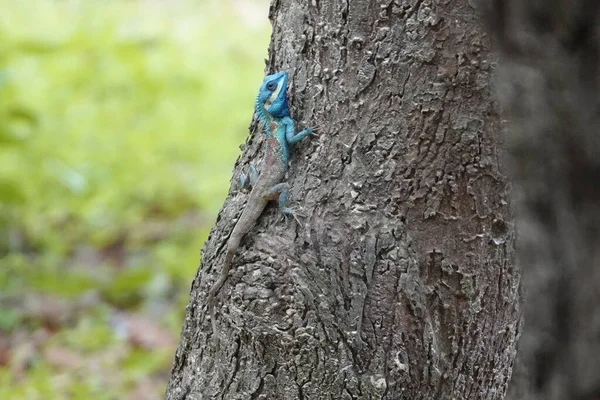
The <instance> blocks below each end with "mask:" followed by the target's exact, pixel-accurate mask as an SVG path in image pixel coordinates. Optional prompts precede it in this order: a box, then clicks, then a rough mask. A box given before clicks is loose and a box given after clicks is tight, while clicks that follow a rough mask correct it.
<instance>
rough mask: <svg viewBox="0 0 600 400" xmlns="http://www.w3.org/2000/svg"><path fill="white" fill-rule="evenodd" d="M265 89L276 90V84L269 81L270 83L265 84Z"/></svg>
mask: <svg viewBox="0 0 600 400" xmlns="http://www.w3.org/2000/svg"><path fill="white" fill-rule="evenodd" d="M267 89H269V90H271V91H272V90H275V89H277V82H275V81H271V82H269V83H267Z"/></svg>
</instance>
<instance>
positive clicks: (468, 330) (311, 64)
mask: <svg viewBox="0 0 600 400" xmlns="http://www.w3.org/2000/svg"><path fill="white" fill-rule="evenodd" d="M270 18H271V21H272V23H273V36H272V41H271V45H270V52H269V61H268V66H267V70H268V72H273V71H277V70H288V71H290V73H291V78H292V80H291V82H292V87H291V90H290V103H291V105H292V113H293V116H294V117H296V119H297V121H298V124H299V128H304V127H308V126H316V127H318V128H319V136H318V137H316V138H312V139H307V140H305V141H304V142H302V143H301V144H300V145H298V146H296V148H295V153H294V155H293V156H292V167H291V169H290V171H289V174H288V175H289V179H288V181H289V182H290V184H291V187H292V192H291V200H292V202H293V203H296V204H298V205H301V207H302V209H303V213H304V214H305V215H306V219H305V221H304V224H303V225H302V226H298V225H296V224H295V223H293V222H282V221H281V219H280V217H279V216H278V213H277V210H276V208H275V207H272V208H269V209H268V210H267V211H266V212H265V213H264V214H263V216H262V217H261V219H260V221H259V223H258V225H257V226H256V228H255V229H254V230H253V232H252V233H251V234H250V235H249V237H246V239H245V240H244V242H243V245H242V248H241V249H240V251H239V252H238V256H237V257H236V259H235V261H234V266H233V268H232V271H231V273H230V277H229V279H228V281H227V282H226V283H225V285H224V286H223V288H222V290H221V293H220V294H219V296H218V301H217V307H218V315H217V323H218V324H219V327H220V329H221V332H222V337H221V341H222V342H221V352H220V354H219V355H216V354H215V351H214V348H215V347H214V342H213V341H212V340H211V334H212V332H211V326H210V320H209V318H208V315H207V308H206V294H207V291H208V289H209V288H210V286H211V285H212V284H213V282H214V281H215V279H217V278H218V274H219V272H220V268H221V267H220V265H221V259H222V249H223V246H224V244H225V242H226V240H227V235H228V233H229V232H231V230H232V228H233V225H234V218H235V217H236V216H238V215H239V214H240V212H241V210H242V207H243V201H244V199H245V196H244V194H240V193H238V192H236V191H235V190H233V189H232V191H231V193H230V196H229V198H228V200H227V201H226V203H225V205H224V208H223V210H222V211H221V214H220V217H219V219H218V220H217V223H216V225H215V227H214V229H213V231H212V233H211V236H210V238H209V240H208V241H207V243H206V245H205V247H204V250H203V255H202V269H201V270H199V271H198V274H197V276H196V279H195V280H194V283H193V285H192V292H191V299H190V303H189V306H188V308H187V311H186V318H185V322H184V326H183V330H182V333H181V342H180V345H179V348H178V350H177V353H176V356H175V362H174V366H173V371H172V376H171V380H170V382H169V386H168V389H167V399H209V398H226V399H249V398H252V399H255V398H256V399H321V398H323V399H325V398H327V399H410V400H417V399H427V400H431V399H487V400H493V399H502V398H503V396H504V393H505V390H506V386H507V382H508V381H509V379H510V372H511V366H512V363H513V359H514V355H515V343H516V335H517V331H518V326H519V325H518V317H519V307H518V301H517V298H518V283H519V273H518V271H517V270H516V268H515V263H514V250H513V242H514V229H513V225H512V224H511V222H510V218H511V213H510V207H509V192H508V184H507V179H506V177H505V175H504V174H503V171H502V166H501V165H500V163H501V162H500V160H501V159H502V154H501V152H502V146H503V144H502V137H501V133H500V118H499V116H498V112H497V107H496V105H495V103H494V102H493V100H492V96H491V88H490V74H491V70H492V65H493V60H492V57H491V56H490V51H489V48H490V44H489V42H488V40H487V39H486V37H485V35H484V33H483V30H482V28H481V26H480V22H479V21H478V19H477V18H476V13H475V11H474V10H473V9H472V8H471V7H470V6H469V5H468V2H467V0H456V1H426V0H414V1H413V0H407V1H395V2H392V1H389V0H388V1H373V0H350V1H347V2H346V1H325V0H319V1H317V0H315V1H312V2H305V1H297V0H281V1H274V2H273V4H272V6H271V13H270ZM259 83H260V82H257V88H258V85H259ZM249 106H250V105H249ZM262 140H263V139H262V134H261V133H260V131H256V130H255V134H254V135H253V137H252V139H251V140H250V142H249V143H248V146H247V147H246V149H245V151H244V154H243V155H242V157H241V158H240V160H239V162H238V164H237V166H236V171H235V172H236V173H238V172H239V171H240V170H241V169H242V168H244V167H245V166H247V164H248V163H249V162H251V161H253V160H257V159H259V157H260V154H261V153H260V147H261V143H262ZM220 369H224V370H225V372H226V376H225V379H223V378H222V377H221V376H220V374H219V370H220Z"/></svg>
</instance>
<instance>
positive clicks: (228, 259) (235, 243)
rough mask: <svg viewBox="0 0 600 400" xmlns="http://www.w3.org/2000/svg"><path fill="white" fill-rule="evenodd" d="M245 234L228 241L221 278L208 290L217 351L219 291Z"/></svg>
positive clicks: (237, 235) (234, 236)
mask: <svg viewBox="0 0 600 400" xmlns="http://www.w3.org/2000/svg"><path fill="white" fill-rule="evenodd" d="M242 236H243V235H239V234H236V235H232V237H231V238H230V239H229V242H228V243H227V252H226V253H225V260H224V261H223V267H222V269H221V275H220V276H219V280H218V281H216V282H215V284H214V285H213V286H212V287H211V288H210V290H209V291H208V307H209V309H210V322H211V324H212V329H213V334H214V335H215V337H216V352H217V353H218V352H219V331H218V328H217V318H216V312H215V302H216V300H217V299H216V296H217V293H219V290H220V289H221V286H223V284H224V283H225V281H226V280H227V276H228V275H229V269H230V268H231V264H232V262H233V257H234V256H235V252H236V250H237V248H238V247H239V246H240V242H241V241H242Z"/></svg>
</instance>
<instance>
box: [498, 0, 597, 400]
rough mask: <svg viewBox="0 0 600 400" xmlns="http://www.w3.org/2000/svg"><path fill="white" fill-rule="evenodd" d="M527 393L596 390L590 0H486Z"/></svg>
mask: <svg viewBox="0 0 600 400" xmlns="http://www.w3.org/2000/svg"><path fill="white" fill-rule="evenodd" d="M489 4H491V5H492V13H491V14H490V17H491V22H492V26H493V27H494V32H495V34H496V37H497V39H498V43H499V47H500V49H501V50H502V53H503V63H502V64H503V68H502V74H501V77H500V82H501V85H500V86H499V87H500V91H499V93H500V95H501V98H502V103H503V104H504V108H505V109H506V112H507V116H508V117H509V118H510V121H511V123H510V125H509V129H508V133H509V135H508V140H507V145H508V148H509V149H510V155H511V160H512V165H513V174H514V177H515V191H516V193H517V194H518V198H519V202H518V210H519V211H518V215H519V217H518V223H519V248H520V251H519V260H520V263H521V264H522V265H523V271H524V280H523V287H524V292H525V304H526V307H525V325H524V327H525V328H524V331H523V337H522V339H521V342H520V345H519V358H521V359H523V363H524V366H525V371H526V372H527V374H526V376H528V377H529V379H521V380H520V381H519V382H516V383H515V386H516V387H515V390H517V391H520V392H524V390H530V391H531V393H529V394H528V395H526V397H522V398H527V399H532V400H535V399H544V400H553V399H557V400H558V399H561V400H562V399H577V400H598V399H600V289H599V288H600V246H599V244H600V132H599V127H600V112H599V110H600V108H599V106H600V72H599V71H600V2H598V1H597V0H592V1H589V0H568V1H567V0H557V1H552V2H547V1H519V0H494V1H492V2H490V3H489Z"/></svg>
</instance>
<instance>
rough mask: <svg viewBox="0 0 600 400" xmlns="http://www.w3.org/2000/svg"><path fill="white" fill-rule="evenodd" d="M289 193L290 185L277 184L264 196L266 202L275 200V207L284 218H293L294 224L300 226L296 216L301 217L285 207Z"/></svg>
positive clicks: (296, 212)
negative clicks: (276, 206)
mask: <svg viewBox="0 0 600 400" xmlns="http://www.w3.org/2000/svg"><path fill="white" fill-rule="evenodd" d="M289 193H290V185H288V184H287V183H285V182H283V183H278V184H277V185H275V186H273V187H272V188H271V189H270V190H269V191H268V192H267V193H266V194H265V196H264V198H265V199H266V200H275V199H277V205H278V206H279V211H281V212H282V213H283V215H284V216H286V217H294V219H295V220H296V222H298V224H300V220H299V219H298V216H302V215H301V214H300V213H298V211H296V210H294V209H292V208H290V207H288V206H287V201H288V195H289Z"/></svg>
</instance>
